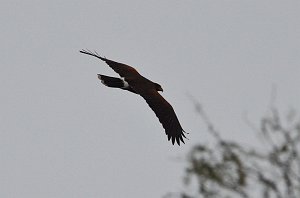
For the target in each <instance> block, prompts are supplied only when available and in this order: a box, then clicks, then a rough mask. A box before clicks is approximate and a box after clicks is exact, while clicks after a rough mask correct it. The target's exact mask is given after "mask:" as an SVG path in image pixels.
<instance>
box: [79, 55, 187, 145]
mask: <svg viewBox="0 0 300 198" xmlns="http://www.w3.org/2000/svg"><path fill="white" fill-rule="evenodd" d="M80 52H81V53H83V54H87V55H91V56H94V57H96V58H99V59H100V60H102V61H104V62H106V63H107V64H108V66H109V67H111V68H112V69H113V70H114V71H115V72H117V73H118V74H119V75H120V76H121V78H114V77H110V76H105V75H101V74H98V78H99V79H100V80H101V82H102V83H103V84H104V85H106V86H108V87H113V88H120V89H123V90H127V91H130V92H132V93H135V94H138V95H140V96H142V97H143V98H144V99H145V100H146V102H147V103H148V105H149V106H150V108H151V109H152V110H153V111H154V113H155V114H156V117H158V119H159V121H160V123H161V124H162V126H163V127H164V129H165V132H166V135H167V136H168V140H169V141H170V140H172V144H174V143H175V140H176V142H177V144H178V145H180V141H181V142H183V143H184V141H183V137H184V138H186V136H185V135H184V133H186V132H185V131H184V130H183V129H182V127H181V125H180V123H179V121H178V118H177V116H176V114H175V111H174V109H173V107H172V106H171V105H170V104H169V103H168V102H167V101H166V100H165V99H164V98H163V97H162V96H161V95H160V94H159V93H158V91H163V89H162V88H161V86H160V85H159V84H158V83H155V82H152V81H151V80H148V79H147V78H145V77H143V76H142V75H140V74H139V73H138V72H137V70H136V69H134V68H133V67H131V66H129V65H125V64H123V63H118V62H115V61H112V60H109V59H107V58H105V57H101V56H100V55H99V54H98V53H97V52H94V53H93V52H91V51H88V50H81V51H80Z"/></svg>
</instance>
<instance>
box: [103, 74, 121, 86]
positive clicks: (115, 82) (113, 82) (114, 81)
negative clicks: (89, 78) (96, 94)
mask: <svg viewBox="0 0 300 198" xmlns="http://www.w3.org/2000/svg"><path fill="white" fill-rule="evenodd" d="M98 78H99V80H101V82H102V84H104V85H106V86H108V87H115V88H124V86H125V85H124V81H123V80H122V79H120V78H114V77H110V76H105V75H101V74H98Z"/></svg>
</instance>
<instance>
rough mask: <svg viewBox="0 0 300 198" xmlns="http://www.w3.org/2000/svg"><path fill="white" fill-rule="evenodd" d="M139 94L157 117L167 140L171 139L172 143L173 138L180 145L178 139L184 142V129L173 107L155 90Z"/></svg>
mask: <svg viewBox="0 0 300 198" xmlns="http://www.w3.org/2000/svg"><path fill="white" fill-rule="evenodd" d="M139 94H140V95H141V96H142V97H143V98H144V99H145V100H146V102H147V103H148V105H149V106H150V108H151V109H152V110H153V111H154V113H155V115H156V117H158V119H159V121H160V123H161V124H162V125H163V127H164V129H165V132H166V135H167V136H168V140H170V139H171V140H172V144H174V142H175V140H176V142H177V144H178V145H180V141H181V142H183V143H184V140H183V137H185V135H184V133H185V131H184V130H183V129H182V127H181V125H180V123H179V120H178V118H177V116H176V114H175V111H174V109H173V107H172V106H171V105H170V104H169V103H168V102H167V101H166V100H165V99H164V98H163V97H162V96H161V95H160V94H159V93H158V92H157V91H156V90H153V91H147V92H142V93H139ZM185 138H186V137H185Z"/></svg>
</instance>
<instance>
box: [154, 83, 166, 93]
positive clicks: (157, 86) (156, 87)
mask: <svg viewBox="0 0 300 198" xmlns="http://www.w3.org/2000/svg"><path fill="white" fill-rule="evenodd" d="M154 84H155V89H156V91H161V92H163V91H164V90H163V89H162V88H161V86H160V84H157V83H154Z"/></svg>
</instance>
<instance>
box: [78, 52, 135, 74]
mask: <svg viewBox="0 0 300 198" xmlns="http://www.w3.org/2000/svg"><path fill="white" fill-rule="evenodd" d="M80 52H81V53H83V54H87V55H91V56H94V57H96V58H99V59H100V60H103V61H105V62H106V63H107V64H108V65H109V67H111V68H112V69H113V70H114V71H115V72H117V73H118V74H119V75H120V76H121V77H123V78H130V77H132V76H138V75H140V74H139V73H138V72H137V71H136V70H135V69H134V68H133V67H131V66H129V65H125V64H123V63H118V62H115V61H112V60H109V59H107V58H104V57H101V56H100V55H99V54H98V53H97V52H94V53H93V52H91V51H88V50H80Z"/></svg>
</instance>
